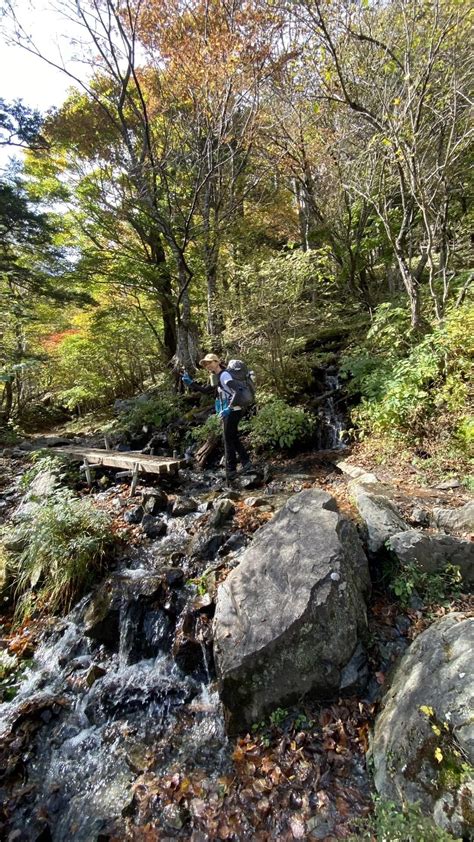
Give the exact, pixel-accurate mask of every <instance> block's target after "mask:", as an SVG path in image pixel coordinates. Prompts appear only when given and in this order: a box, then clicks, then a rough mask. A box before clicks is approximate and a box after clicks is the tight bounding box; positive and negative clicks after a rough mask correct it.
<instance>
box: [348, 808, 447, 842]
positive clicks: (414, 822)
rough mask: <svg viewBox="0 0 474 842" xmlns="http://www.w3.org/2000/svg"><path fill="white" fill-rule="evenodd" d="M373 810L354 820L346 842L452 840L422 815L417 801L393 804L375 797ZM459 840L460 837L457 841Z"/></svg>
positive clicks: (445, 841) (426, 841) (434, 841)
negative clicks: (354, 832) (352, 832)
mask: <svg viewBox="0 0 474 842" xmlns="http://www.w3.org/2000/svg"><path fill="white" fill-rule="evenodd" d="M374 801H375V805H374V812H373V813H372V814H371V815H370V816H369V817H368V818H366V819H359V820H358V821H357V825H358V833H357V835H356V836H350V837H349V842H361V840H364V839H366V840H368V842H374V840H377V842H453V837H452V836H451V834H450V833H447V832H446V831H445V830H443V829H442V828H440V827H438V826H437V825H436V824H435V823H434V821H433V820H432V819H430V818H429V817H427V816H424V815H423V813H422V812H421V809H420V807H419V806H418V805H417V804H404V805H403V806H401V805H400V804H394V803H393V802H391V801H385V800H383V799H381V798H376V799H374ZM458 842H460V840H458Z"/></svg>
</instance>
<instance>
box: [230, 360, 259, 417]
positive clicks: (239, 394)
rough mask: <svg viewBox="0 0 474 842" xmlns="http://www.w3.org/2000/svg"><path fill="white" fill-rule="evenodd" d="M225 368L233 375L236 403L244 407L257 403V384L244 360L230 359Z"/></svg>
mask: <svg viewBox="0 0 474 842" xmlns="http://www.w3.org/2000/svg"><path fill="white" fill-rule="evenodd" d="M225 370H226V371H227V373H228V374H230V376H231V377H232V384H231V385H232V389H234V390H235V392H236V396H235V403H236V405H237V406H241V407H242V409H248V407H250V406H253V404H254V403H255V384H254V382H253V380H252V374H251V372H250V371H249V370H248V368H247V366H246V365H245V363H244V362H242V360H229V362H228V363H227V365H226V368H225Z"/></svg>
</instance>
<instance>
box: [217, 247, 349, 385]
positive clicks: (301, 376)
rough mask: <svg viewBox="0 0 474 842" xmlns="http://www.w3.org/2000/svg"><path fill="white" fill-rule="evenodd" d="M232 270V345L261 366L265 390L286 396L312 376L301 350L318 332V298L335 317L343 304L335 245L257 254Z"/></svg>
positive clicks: (228, 337)
mask: <svg viewBox="0 0 474 842" xmlns="http://www.w3.org/2000/svg"><path fill="white" fill-rule="evenodd" d="M229 272H230V273H231V274H232V275H233V277H234V286H233V287H232V288H231V289H230V290H228V291H226V293H225V300H224V301H223V308H224V310H225V311H229V312H231V313H233V314H234V318H233V320H232V322H231V324H230V325H229V326H228V328H227V330H226V332H225V341H226V344H227V345H229V346H230V347H237V348H238V349H240V350H239V354H241V355H244V356H245V358H246V359H247V361H248V363H249V365H250V366H251V368H254V369H255V370H256V371H257V373H258V384H259V394H260V391H261V387H262V386H263V387H264V388H267V389H268V390H270V391H271V392H273V394H276V395H278V396H279V397H282V398H287V397H291V396H293V395H295V394H297V393H298V392H300V391H302V390H303V389H305V388H306V387H307V386H308V384H309V383H310V381H311V366H310V363H309V361H308V360H307V359H306V358H305V356H304V355H302V354H300V353H299V349H300V348H301V344H302V338H303V342H304V337H305V336H306V335H307V334H310V335H311V334H312V333H314V323H315V316H316V312H315V311H316V309H317V307H316V306H315V305H316V302H317V306H319V307H321V308H323V307H324V310H325V319H326V321H329V322H330V320H331V318H332V317H333V316H334V315H335V313H334V312H333V311H334V310H335V311H336V312H339V309H340V306H339V304H338V302H337V296H336V291H337V290H336V286H335V283H334V270H333V266H332V261H331V256H330V253H329V250H328V249H327V248H322V249H315V250H313V251H311V252H303V251H301V250H299V249H296V250H295V251H291V252H286V253H284V254H277V255H273V256H271V257H268V256H266V257H264V258H262V256H261V255H256V257H255V259H254V260H252V261H251V262H248V263H243V264H240V265H231V266H229ZM329 302H331V303H329ZM233 355H234V356H235V355H237V352H236V353H235V354H234V353H233Z"/></svg>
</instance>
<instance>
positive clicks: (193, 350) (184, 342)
mask: <svg viewBox="0 0 474 842" xmlns="http://www.w3.org/2000/svg"><path fill="white" fill-rule="evenodd" d="M177 257H178V283H179V300H178V307H177V322H178V331H177V343H176V353H175V357H174V358H175V361H176V363H177V366H178V367H180V368H181V367H182V368H186V369H189V370H191V371H192V370H193V369H194V368H195V367H196V361H197V359H198V332H197V328H196V325H194V324H193V322H192V320H191V302H190V298H189V285H190V283H191V278H192V272H191V270H190V269H189V267H188V265H187V263H186V261H185V259H184V257H183V255H182V254H179V255H178V256H177Z"/></svg>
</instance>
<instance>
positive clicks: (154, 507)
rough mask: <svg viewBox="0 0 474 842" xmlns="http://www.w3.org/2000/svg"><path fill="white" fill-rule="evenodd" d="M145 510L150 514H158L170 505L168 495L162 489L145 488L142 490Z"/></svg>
mask: <svg viewBox="0 0 474 842" xmlns="http://www.w3.org/2000/svg"><path fill="white" fill-rule="evenodd" d="M142 506H143V510H144V511H145V513H146V514H148V515H157V514H158V513H159V512H163V511H165V510H166V508H167V507H168V495H167V494H166V492H165V491H162V490H161V489H154V488H144V489H143V491H142Z"/></svg>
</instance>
